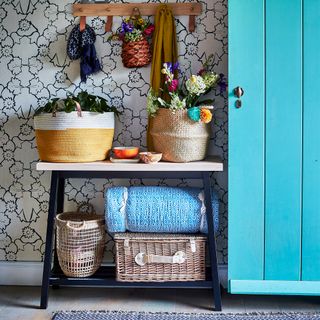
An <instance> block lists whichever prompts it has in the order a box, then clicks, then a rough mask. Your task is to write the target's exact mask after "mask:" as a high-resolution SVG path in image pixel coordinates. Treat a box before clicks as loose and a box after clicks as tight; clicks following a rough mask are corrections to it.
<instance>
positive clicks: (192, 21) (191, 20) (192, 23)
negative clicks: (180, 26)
mask: <svg viewBox="0 0 320 320" xmlns="http://www.w3.org/2000/svg"><path fill="white" fill-rule="evenodd" d="M195 30H196V16H189V32H194V31H195Z"/></svg>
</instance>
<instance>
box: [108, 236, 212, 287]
mask: <svg viewBox="0 0 320 320" xmlns="http://www.w3.org/2000/svg"><path fill="white" fill-rule="evenodd" d="M206 239H207V238H206V237H205V236H201V235H184V234H172V235H169V234H150V233H149V234H147V233H116V234H115V235H114V240H115V244H116V272H117V280H118V281H127V282H138V281H147V282H164V281H199V280H205V246H206Z"/></svg>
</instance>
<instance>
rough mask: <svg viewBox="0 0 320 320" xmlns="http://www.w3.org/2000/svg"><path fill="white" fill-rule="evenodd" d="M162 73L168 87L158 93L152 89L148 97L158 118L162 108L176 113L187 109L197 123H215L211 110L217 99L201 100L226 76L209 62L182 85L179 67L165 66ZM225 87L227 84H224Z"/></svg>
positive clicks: (149, 110) (148, 104)
mask: <svg viewBox="0 0 320 320" xmlns="http://www.w3.org/2000/svg"><path fill="white" fill-rule="evenodd" d="M161 73H162V74H163V76H164V85H163V87H162V88H160V90H159V92H158V93H156V92H154V90H152V89H151V90H150V91H149V93H148V97H147V111H148V113H149V115H151V116H155V115H156V113H157V111H158V109H159V108H167V109H170V110H171V111H172V113H175V112H176V111H177V110H183V109H186V110H187V114H188V117H189V118H190V119H191V120H193V121H195V122H198V121H201V122H203V123H209V122H210V121H211V120H212V114H211V111H210V109H213V107H212V103H213V100H209V99H206V100H202V101H201V100H200V99H201V97H203V96H204V95H206V94H207V93H209V92H210V91H211V90H212V89H213V88H214V87H216V85H217V84H219V82H223V81H221V80H223V75H218V74H216V73H214V72H213V71H211V70H210V67H209V64H208V63H207V62H206V63H205V64H204V65H203V68H202V69H201V70H200V71H199V72H198V74H196V75H194V74H192V75H191V76H190V77H189V78H187V79H186V78H184V81H182V84H181V85H180V84H179V79H178V77H177V75H178V73H179V64H178V63H175V64H172V63H170V62H167V63H164V64H163V68H162V70H161ZM222 84H223V83H222Z"/></svg>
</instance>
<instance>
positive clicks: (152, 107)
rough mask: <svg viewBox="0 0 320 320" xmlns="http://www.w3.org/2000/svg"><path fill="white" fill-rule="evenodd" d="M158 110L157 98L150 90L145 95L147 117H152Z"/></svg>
mask: <svg viewBox="0 0 320 320" xmlns="http://www.w3.org/2000/svg"><path fill="white" fill-rule="evenodd" d="M158 109H159V102H158V97H157V96H156V95H155V93H154V91H153V90H152V89H150V91H149V92H148V95H147V112H148V114H149V115H151V116H154V115H155V113H156V112H157V111H158Z"/></svg>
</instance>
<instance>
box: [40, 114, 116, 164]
mask: <svg viewBox="0 0 320 320" xmlns="http://www.w3.org/2000/svg"><path fill="white" fill-rule="evenodd" d="M34 128H35V132H36V142H37V147H38V152H39V157H40V160H42V161H49V162H89V161H98V160H104V159H106V157H107V155H108V152H109V151H110V149H111V146H112V142H113V135H114V113H113V112H105V113H98V112H87V111H82V112H81V116H80V115H79V113H78V112H76V111H74V112H70V113H66V112H57V113H56V114H55V116H53V115H52V114H51V113H44V114H40V115H38V116H35V117H34Z"/></svg>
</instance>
